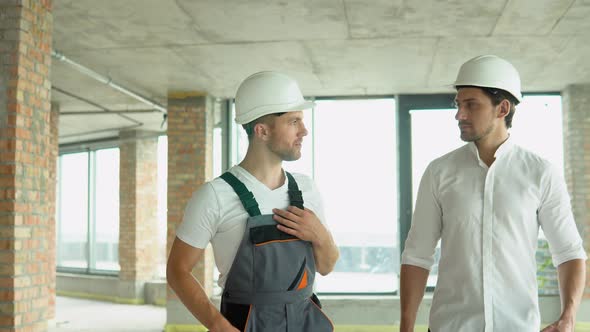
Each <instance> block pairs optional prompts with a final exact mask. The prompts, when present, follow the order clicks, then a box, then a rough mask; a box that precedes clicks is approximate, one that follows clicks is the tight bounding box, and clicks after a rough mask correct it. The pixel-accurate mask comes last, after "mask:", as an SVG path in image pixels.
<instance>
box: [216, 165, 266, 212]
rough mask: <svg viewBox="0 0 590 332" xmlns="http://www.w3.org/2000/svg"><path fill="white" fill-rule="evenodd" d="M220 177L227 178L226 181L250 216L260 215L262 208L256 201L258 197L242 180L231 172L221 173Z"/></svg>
mask: <svg viewBox="0 0 590 332" xmlns="http://www.w3.org/2000/svg"><path fill="white" fill-rule="evenodd" d="M220 178H222V179H223V180H225V182H227V183H228V184H229V185H230V186H231V187H232V188H233V189H234V191H235V192H236V194H237V195H238V197H239V198H240V201H241V202H242V205H243V206H244V209H246V211H247V212H248V214H249V215H250V217H254V216H259V215H260V208H259V207H258V202H256V199H255V198H254V194H252V192H251V191H249V190H248V188H246V186H245V185H244V184H243V183H242V181H240V180H238V178H237V177H235V175H233V174H232V173H230V172H225V173H223V174H221V176H220Z"/></svg>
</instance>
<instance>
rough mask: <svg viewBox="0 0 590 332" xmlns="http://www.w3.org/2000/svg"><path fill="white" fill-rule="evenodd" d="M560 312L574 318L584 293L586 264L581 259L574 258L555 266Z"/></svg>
mask: <svg viewBox="0 0 590 332" xmlns="http://www.w3.org/2000/svg"><path fill="white" fill-rule="evenodd" d="M557 274H558V276H559V294H560V297H561V311H562V312H561V314H562V316H564V317H568V318H572V319H574V320H575V317H576V312H577V311H578V307H579V305H580V301H581V300H582V295H583V294H584V285H585V283H586V264H585V261H584V260H582V259H574V260H571V261H567V262H565V263H562V264H560V265H559V266H558V267H557Z"/></svg>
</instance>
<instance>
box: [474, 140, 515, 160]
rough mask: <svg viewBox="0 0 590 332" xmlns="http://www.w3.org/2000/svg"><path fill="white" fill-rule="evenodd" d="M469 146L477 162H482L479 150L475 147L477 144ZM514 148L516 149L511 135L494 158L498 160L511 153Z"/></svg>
mask: <svg viewBox="0 0 590 332" xmlns="http://www.w3.org/2000/svg"><path fill="white" fill-rule="evenodd" d="M468 146H469V150H471V152H472V153H473V154H474V155H475V157H476V158H477V160H478V161H481V159H480V158H479V151H478V150H477V145H475V142H469V143H468ZM513 147H514V142H512V139H511V138H510V135H508V138H507V139H506V140H505V141H504V142H503V143H502V144H500V146H499V147H498V149H497V150H496V153H495V154H494V158H496V159H497V158H500V157H502V156H503V155H505V154H507V153H508V152H510V151H511V150H512V148H513Z"/></svg>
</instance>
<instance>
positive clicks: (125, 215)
mask: <svg viewBox="0 0 590 332" xmlns="http://www.w3.org/2000/svg"><path fill="white" fill-rule="evenodd" d="M146 136H147V137H146ZM119 148H120V150H119V151H120V169H119V173H120V180H119V181H120V182H119V186H120V190H119V195H120V203H119V204H120V219H119V220H120V221H119V222H120V226H119V264H120V266H121V271H120V273H119V279H121V280H125V281H148V280H151V279H153V278H154V277H156V274H157V267H158V260H157V257H158V245H157V243H158V236H157V235H158V215H157V213H158V138H157V137H156V136H154V135H153V134H151V133H143V132H138V131H132V132H123V133H121V143H120V145H119Z"/></svg>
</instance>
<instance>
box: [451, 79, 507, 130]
mask: <svg viewBox="0 0 590 332" xmlns="http://www.w3.org/2000/svg"><path fill="white" fill-rule="evenodd" d="M455 104H456V106H457V113H456V114H455V120H457V121H458V125H459V130H460V131H461V139H462V140H463V141H465V142H476V141H479V140H480V139H482V138H484V137H486V136H487V135H489V134H490V133H491V132H492V131H494V129H495V128H496V126H498V125H499V123H500V122H499V121H504V119H503V117H500V118H498V117H497V113H498V108H499V106H494V105H493V104H492V100H491V99H490V97H488V96H487V95H486V94H485V93H484V92H483V91H482V90H481V89H479V88H459V91H457V96H456V97H455Z"/></svg>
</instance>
